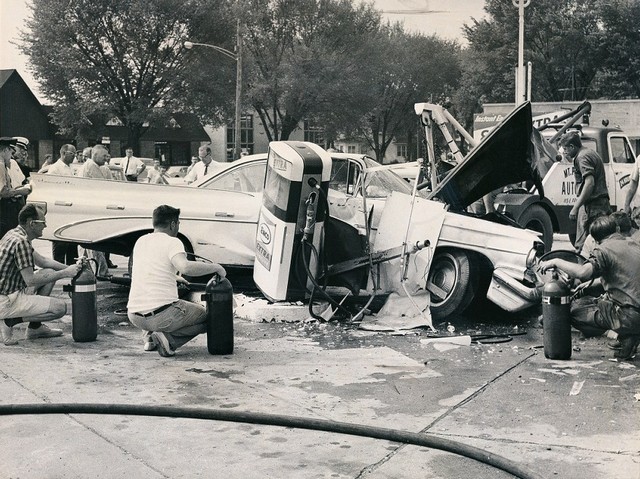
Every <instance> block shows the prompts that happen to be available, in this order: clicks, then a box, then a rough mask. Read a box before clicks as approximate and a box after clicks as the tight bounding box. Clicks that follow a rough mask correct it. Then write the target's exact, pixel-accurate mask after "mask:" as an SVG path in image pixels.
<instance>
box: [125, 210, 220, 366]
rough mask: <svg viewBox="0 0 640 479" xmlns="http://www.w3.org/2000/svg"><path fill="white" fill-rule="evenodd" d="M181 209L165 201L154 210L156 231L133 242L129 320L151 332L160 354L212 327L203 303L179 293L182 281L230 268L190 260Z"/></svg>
mask: <svg viewBox="0 0 640 479" xmlns="http://www.w3.org/2000/svg"><path fill="white" fill-rule="evenodd" d="M179 229H180V210H179V209H178V208H173V207H171V206H167V205H162V206H158V207H157V208H156V209H155V210H153V233H149V234H147V235H144V236H142V237H141V238H140V239H139V240H138V241H137V242H136V244H135V246H134V247H133V268H132V270H131V289H130V291H129V302H128V304H127V312H128V316H129V321H131V323H133V325H134V326H137V327H139V328H140V329H142V330H143V331H152V333H151V340H152V342H151V343H147V344H145V348H144V349H145V350H146V351H148V350H152V349H155V348H157V350H158V353H159V354H160V356H165V357H167V356H173V355H174V354H175V351H176V349H178V348H179V347H180V346H182V345H183V344H185V343H187V342H188V341H190V340H191V339H193V338H194V337H196V336H197V335H198V334H201V333H204V332H206V330H207V325H206V321H207V313H206V310H205V308H204V307H203V306H202V305H200V304H195V303H191V302H189V301H185V300H182V299H179V298H178V286H177V281H184V279H182V278H180V277H178V276H176V274H177V273H181V274H186V275H189V276H204V275H209V274H218V275H219V276H220V277H221V278H224V277H225V275H226V271H225V270H224V268H223V267H222V266H220V265H219V264H216V263H201V262H199V261H189V260H188V259H187V254H186V252H185V250H184V245H183V244H182V241H180V240H179V239H178V238H177V236H178V230H179Z"/></svg>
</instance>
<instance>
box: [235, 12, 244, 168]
mask: <svg viewBox="0 0 640 479" xmlns="http://www.w3.org/2000/svg"><path fill="white" fill-rule="evenodd" d="M235 116H236V118H235V128H234V130H235V132H234V145H233V159H234V160H237V159H238V158H240V152H241V151H242V146H241V142H242V22H241V21H240V16H238V21H237V27H236V112H235Z"/></svg>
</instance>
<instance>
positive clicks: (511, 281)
mask: <svg viewBox="0 0 640 479" xmlns="http://www.w3.org/2000/svg"><path fill="white" fill-rule="evenodd" d="M487 299H488V300H489V301H491V302H492V303H495V304H496V305H497V306H500V307H501V308H502V309H504V310H505V311H509V312H511V313H514V312H517V311H522V310H523V309H527V308H529V307H531V306H534V305H536V304H540V301H541V299H542V290H541V286H540V285H536V286H533V287H530V286H527V285H525V284H523V283H522V281H521V280H520V279H518V278H516V277H514V276H513V275H512V274H511V273H510V272H509V271H507V270H504V269H496V270H494V271H493V277H492V278H491V284H490V285H489V290H488V291H487Z"/></svg>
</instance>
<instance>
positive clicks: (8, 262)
mask: <svg viewBox="0 0 640 479" xmlns="http://www.w3.org/2000/svg"><path fill="white" fill-rule="evenodd" d="M46 226H47V223H46V221H45V216H44V213H43V212H42V211H40V210H39V209H38V208H36V206H35V205H33V204H27V205H26V206H25V207H24V208H22V210H20V213H19V214H18V226H17V227H16V228H14V229H12V230H10V231H8V232H7V234H6V235H5V236H4V237H3V238H2V240H0V331H2V339H3V342H4V344H5V345H6V346H10V345H13V344H17V341H16V340H15V339H14V338H13V327H14V326H15V325H16V324H19V323H22V322H28V323H29V326H28V327H27V332H26V338H27V339H37V338H53V337H56V336H60V335H61V334H62V330H60V329H51V328H49V327H47V326H46V325H44V324H42V322H43V321H51V320H53V319H58V318H61V317H62V316H64V315H65V314H66V313H67V304H66V302H65V301H64V300H62V299H59V298H50V297H49V295H50V294H51V291H52V290H53V286H54V285H55V283H56V281H57V280H59V279H63V278H73V277H74V276H76V275H77V274H78V272H79V271H80V268H81V266H80V264H79V263H76V264H73V265H71V266H66V265H64V264H62V263H59V262H57V261H55V260H53V259H50V258H45V257H44V256H42V255H41V254H39V253H38V252H37V251H35V250H34V249H33V246H32V244H31V242H32V241H33V240H34V239H36V238H40V237H41V236H42V230H43V229H44V228H45V227H46ZM36 266H37V267H39V268H41V269H39V270H37V271H36V270H35V267H36Z"/></svg>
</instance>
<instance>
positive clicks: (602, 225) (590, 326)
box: [540, 216, 640, 360]
mask: <svg viewBox="0 0 640 479" xmlns="http://www.w3.org/2000/svg"><path fill="white" fill-rule="evenodd" d="M591 236H593V239H594V240H595V241H596V243H597V245H596V247H595V248H594V249H593V251H592V252H591V255H590V256H589V259H588V260H587V262H586V263H584V264H582V265H579V264H576V263H571V262H569V261H565V260H562V259H551V260H549V261H545V262H543V263H541V264H540V270H541V271H542V272H543V273H544V272H546V271H548V270H549V269H551V268H554V267H555V268H558V269H560V270H562V271H564V272H565V273H566V274H568V275H569V276H571V277H573V278H577V279H579V280H581V281H587V280H589V279H591V278H598V277H599V278H600V279H601V282H602V287H603V288H604V291H605V294H603V295H602V296H600V297H599V298H593V297H588V296H585V297H583V298H580V299H578V300H575V301H573V303H572V304H571V324H572V325H573V327H575V328H576V329H578V330H580V331H582V333H583V334H584V335H585V336H586V337H592V336H600V335H602V334H604V333H605V332H606V331H608V330H612V331H615V332H616V333H618V340H619V341H620V349H619V350H618V351H616V353H615V357H616V358H617V359H618V360H627V359H632V358H633V357H634V356H635V354H636V350H637V347H638V343H640V277H639V276H638V272H639V271H640V244H638V243H636V242H635V241H633V240H632V239H630V238H628V237H624V236H622V235H621V234H620V233H619V232H618V225H617V223H616V221H615V219H614V218H613V217H612V216H601V217H599V218H596V219H595V220H593V223H592V225H591Z"/></svg>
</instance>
